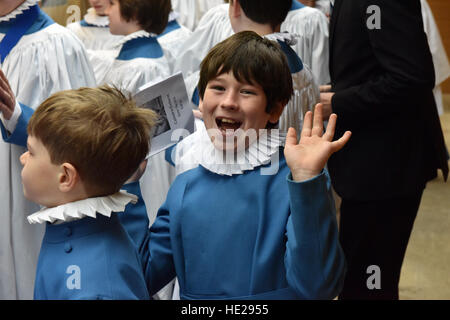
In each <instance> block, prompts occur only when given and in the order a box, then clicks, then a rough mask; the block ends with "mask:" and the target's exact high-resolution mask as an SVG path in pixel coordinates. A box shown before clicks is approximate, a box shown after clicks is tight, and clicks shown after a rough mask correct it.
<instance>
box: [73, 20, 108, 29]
mask: <svg viewBox="0 0 450 320" xmlns="http://www.w3.org/2000/svg"><path fill="white" fill-rule="evenodd" d="M80 26H82V27H87V28H109V26H96V25H95V24H90V23H87V22H86V20H84V19H83V20H81V21H80Z"/></svg>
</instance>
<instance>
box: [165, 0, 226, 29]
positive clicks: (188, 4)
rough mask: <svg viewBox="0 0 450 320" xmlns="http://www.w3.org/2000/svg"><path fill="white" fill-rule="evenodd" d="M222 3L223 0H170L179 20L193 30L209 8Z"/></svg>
mask: <svg viewBox="0 0 450 320" xmlns="http://www.w3.org/2000/svg"><path fill="white" fill-rule="evenodd" d="M222 3H224V1H223V0H172V9H173V10H174V11H176V12H178V13H179V14H180V19H179V22H180V23H181V24H182V25H184V26H186V27H187V28H188V29H190V30H191V31H193V30H195V28H196V27H197V25H198V23H199V22H200V20H201V18H202V17H203V15H204V14H205V13H206V12H207V11H208V10H209V9H211V8H213V7H215V6H217V5H219V4H222Z"/></svg>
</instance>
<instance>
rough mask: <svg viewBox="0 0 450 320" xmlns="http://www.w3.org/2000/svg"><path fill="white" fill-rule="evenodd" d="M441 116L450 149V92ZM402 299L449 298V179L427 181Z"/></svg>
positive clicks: (402, 282)
mask: <svg viewBox="0 0 450 320" xmlns="http://www.w3.org/2000/svg"><path fill="white" fill-rule="evenodd" d="M444 101H445V104H446V105H445V112H444V114H443V115H442V116H441V124H442V129H443V131H444V135H445V140H446V143H447V148H448V149H449V150H450V95H446V96H445V97H444ZM400 299H402V300H411V299H425V300H428V299H439V300H441V299H446V300H448V299H450V181H448V182H447V183H445V182H444V180H443V178H442V175H440V176H439V177H438V178H437V179H435V180H434V181H431V182H429V183H428V185H427V188H426V189H425V192H424V195H423V197H422V202H421V205H420V209H419V213H418V215H417V218H416V221H415V224H414V228H413V231H412V234H411V238H410V242H409V245H408V249H407V251H406V256H405V260H404V263H403V269H402V274H401V278H400Z"/></svg>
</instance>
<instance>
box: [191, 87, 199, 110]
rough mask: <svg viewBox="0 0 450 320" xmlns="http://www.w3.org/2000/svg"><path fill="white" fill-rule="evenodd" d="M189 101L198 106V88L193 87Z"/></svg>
mask: <svg viewBox="0 0 450 320" xmlns="http://www.w3.org/2000/svg"><path fill="white" fill-rule="evenodd" d="M191 101H192V103H193V104H195V105H196V106H197V107H198V106H199V105H200V94H199V93H198V87H195V90H194V93H193V94H192V99H191Z"/></svg>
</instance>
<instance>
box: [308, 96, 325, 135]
mask: <svg viewBox="0 0 450 320" xmlns="http://www.w3.org/2000/svg"><path fill="white" fill-rule="evenodd" d="M322 108H323V104H321V103H318V104H316V106H315V107H314V119H313V128H312V132H311V134H312V135H313V136H319V137H321V136H322V135H323V110H322Z"/></svg>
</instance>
